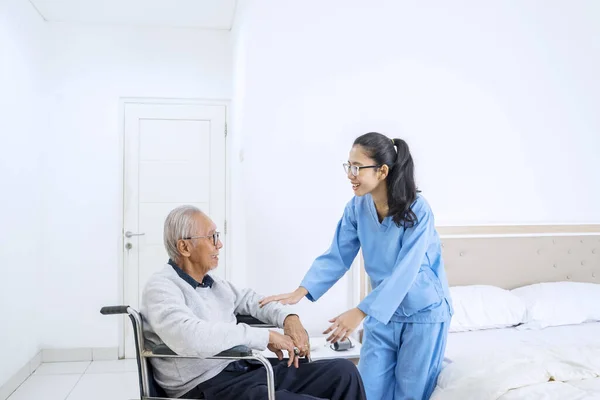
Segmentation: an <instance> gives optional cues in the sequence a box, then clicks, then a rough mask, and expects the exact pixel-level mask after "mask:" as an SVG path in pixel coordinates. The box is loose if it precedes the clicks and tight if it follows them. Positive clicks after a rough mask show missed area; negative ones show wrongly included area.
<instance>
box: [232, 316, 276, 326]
mask: <svg viewBox="0 0 600 400" xmlns="http://www.w3.org/2000/svg"><path fill="white" fill-rule="evenodd" d="M235 319H236V320H237V323H238V324H246V325H250V326H255V327H263V328H275V327H276V326H275V325H272V324H267V323H265V322H262V321H261V320H259V319H257V318H254V317H253V316H251V315H240V314H238V315H236V316H235Z"/></svg>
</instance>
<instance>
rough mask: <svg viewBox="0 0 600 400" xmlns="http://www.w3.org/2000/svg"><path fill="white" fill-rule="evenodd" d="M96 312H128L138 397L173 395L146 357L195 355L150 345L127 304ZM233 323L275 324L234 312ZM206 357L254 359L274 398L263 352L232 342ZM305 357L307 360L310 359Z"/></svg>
mask: <svg viewBox="0 0 600 400" xmlns="http://www.w3.org/2000/svg"><path fill="white" fill-rule="evenodd" d="M100 313H101V314H103V315H116V314H128V315H129V319H130V320H131V324H132V326H133V334H134V342H135V350H136V351H135V354H136V359H137V367H138V368H137V370H138V378H139V387H140V399H141V400H175V399H174V398H171V397H167V395H166V393H165V392H164V390H163V389H162V388H161V387H160V386H159V385H158V384H157V383H156V381H155V380H154V374H153V372H152V364H151V363H150V360H149V359H150V358H153V357H158V358H196V359H200V358H199V357H196V356H180V355H177V354H175V352H173V350H171V349H170V348H168V347H167V346H166V345H165V344H160V345H156V346H154V345H152V344H151V343H149V342H146V341H145V340H144V334H143V329H142V316H141V315H140V313H139V312H138V311H137V310H135V309H134V308H132V307H129V306H107V307H102V309H101V310H100ZM236 319H237V323H238V324H239V323H244V324H247V325H250V326H254V327H261V328H276V326H275V325H269V324H265V323H264V322H261V321H259V320H258V319H256V318H254V317H252V316H249V315H236ZM207 358H208V359H215V360H231V361H235V360H256V361H258V362H260V363H261V364H262V365H263V366H264V367H265V372H266V374H267V394H268V399H269V400H275V376H274V374H273V367H272V366H271V363H270V362H269V360H268V359H267V358H266V357H265V356H263V355H262V354H261V353H260V352H258V351H254V350H252V349H251V348H249V347H247V346H235V347H233V348H231V349H229V350H225V351H223V352H221V353H219V354H217V355H216V356H212V357H207ZM305 361H307V362H310V359H306V360H305Z"/></svg>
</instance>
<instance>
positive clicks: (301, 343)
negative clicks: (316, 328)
mask: <svg viewBox="0 0 600 400" xmlns="http://www.w3.org/2000/svg"><path fill="white" fill-rule="evenodd" d="M283 332H284V333H285V334H286V335H287V336H289V337H291V338H292V340H293V341H294V345H295V346H296V347H297V348H298V350H299V353H298V356H300V357H307V356H309V355H310V342H309V340H308V333H307V332H306V329H305V328H304V326H302V322H300V317H298V316H297V315H293V314H292V315H288V316H287V317H286V319H285V321H284V322H283Z"/></svg>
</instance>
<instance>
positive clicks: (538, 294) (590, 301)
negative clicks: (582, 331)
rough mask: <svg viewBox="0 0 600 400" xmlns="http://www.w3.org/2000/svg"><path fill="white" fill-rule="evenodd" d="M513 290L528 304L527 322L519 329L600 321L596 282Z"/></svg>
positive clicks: (599, 303) (540, 285)
mask: <svg viewBox="0 0 600 400" xmlns="http://www.w3.org/2000/svg"><path fill="white" fill-rule="evenodd" d="M512 292H513V293H514V294H515V295H516V296H518V297H519V298H520V299H521V300H523V302H524V303H525V304H526V306H527V313H526V317H525V321H524V322H525V323H524V324H523V325H522V326H520V327H519V329H543V328H546V327H548V326H560V325H575V324H581V323H584V322H589V321H600V285H599V284H597V283H579V282H548V283H536V284H533V285H529V286H523V287H520V288H517V289H513V290H512Z"/></svg>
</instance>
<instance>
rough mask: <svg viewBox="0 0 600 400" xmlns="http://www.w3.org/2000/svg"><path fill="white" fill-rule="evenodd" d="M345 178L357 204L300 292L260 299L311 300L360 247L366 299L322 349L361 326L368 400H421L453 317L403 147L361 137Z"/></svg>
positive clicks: (428, 216) (337, 322) (427, 212)
mask: <svg viewBox="0 0 600 400" xmlns="http://www.w3.org/2000/svg"><path fill="white" fill-rule="evenodd" d="M344 169H345V171H346V174H347V176H348V179H349V180H350V183H351V184H352V189H353V191H354V194H355V196H354V197H353V198H352V199H351V200H350V202H348V204H347V205H346V208H345V209H344V214H343V215H342V218H341V219H340V221H339V223H338V225H337V229H336V231H335V235H334V238H333V242H332V244H331V246H330V248H329V249H328V250H327V251H326V252H325V253H324V254H323V255H321V256H320V257H318V258H317V259H316V260H315V261H314V263H313V265H312V267H311V268H310V269H309V270H308V272H307V273H306V275H305V277H304V279H303V280H302V282H301V283H300V286H299V287H298V289H296V290H295V291H294V292H292V293H287V294H281V295H276V296H270V297H266V298H264V299H263V300H262V301H261V305H262V306H264V305H266V304H268V303H270V302H273V301H278V302H280V303H282V304H296V303H298V302H299V301H300V300H301V299H302V298H303V297H305V296H306V297H307V298H308V299H309V300H311V301H317V300H318V299H319V298H320V297H321V296H323V294H325V292H327V291H328V290H329V289H330V288H331V287H332V286H333V285H334V284H335V283H336V282H337V281H338V280H339V279H340V278H341V277H342V276H343V275H344V274H345V273H346V272H347V271H348V270H349V269H350V265H351V264H352V262H353V261H354V259H355V257H356V255H357V253H358V251H359V249H360V248H362V253H363V258H364V265H365V270H366V272H367V274H368V275H369V278H370V281H371V286H372V289H373V290H372V291H371V292H370V293H369V294H368V295H367V296H366V297H365V298H364V299H363V300H362V301H361V302H360V303H359V304H358V305H357V306H356V307H355V308H353V309H351V310H348V311H346V312H345V313H343V314H341V315H338V316H337V317H335V318H333V319H331V320H330V321H329V322H330V323H331V326H330V327H329V328H328V329H327V330H326V331H325V332H324V333H325V334H330V335H329V337H328V338H327V340H328V341H331V342H332V343H333V342H337V341H340V340H344V339H346V338H347V337H348V336H349V335H350V334H351V333H352V332H353V331H354V330H356V328H357V327H358V326H359V325H360V323H361V321H363V319H364V324H363V326H364V335H363V342H362V349H361V355H360V362H359V365H358V368H359V370H360V373H361V375H362V378H363V381H364V384H365V389H366V393H367V399H368V400H380V399H382V400H383V399H385V400H388V399H390V400H391V399H394V400H400V399H419V400H421V399H429V397H430V396H431V394H432V392H433V390H434V389H435V385H436V382H437V377H438V375H439V372H440V369H441V365H442V360H443V358H444V351H445V347H446V337H447V333H448V328H449V324H450V318H451V316H452V313H453V309H452V302H451V299H450V292H449V288H448V282H447V278H446V271H445V269H444V262H443V260H442V256H441V245H440V239H439V237H438V234H437V232H436V230H435V225H434V216H433V213H432V211H431V208H430V207H429V204H428V203H427V201H426V200H425V199H424V198H423V197H422V196H421V195H420V194H418V191H417V188H416V184H415V178H414V163H413V159H412V156H411V154H410V151H409V148H408V145H407V144H406V142H405V141H403V140H401V139H390V138H388V137H386V136H384V135H382V134H380V133H376V132H371V133H367V134H365V135H362V136H360V137H359V138H357V139H356V140H355V142H354V145H353V146H352V149H351V151H350V156H349V159H348V163H345V164H344Z"/></svg>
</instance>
